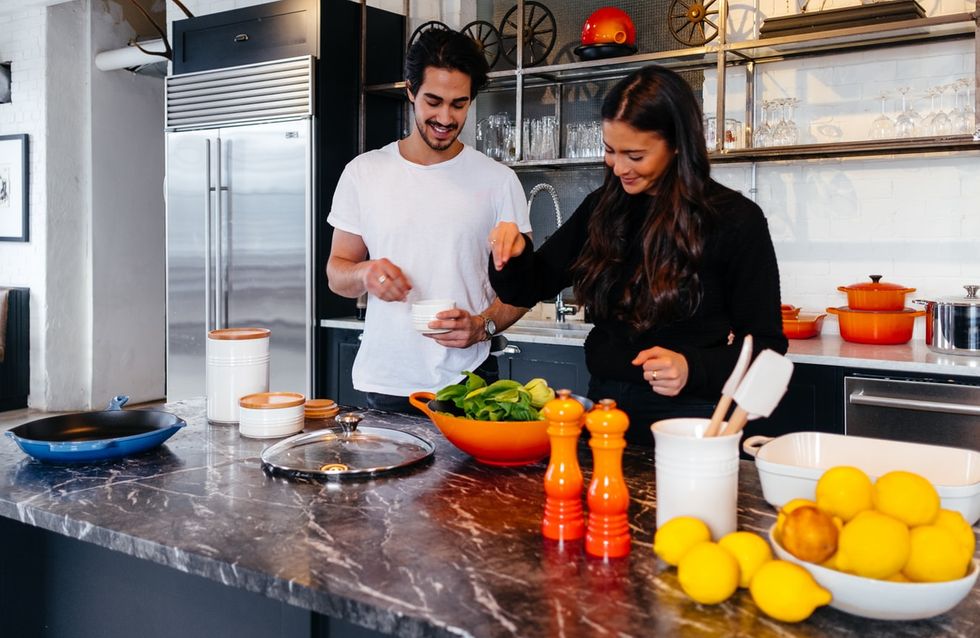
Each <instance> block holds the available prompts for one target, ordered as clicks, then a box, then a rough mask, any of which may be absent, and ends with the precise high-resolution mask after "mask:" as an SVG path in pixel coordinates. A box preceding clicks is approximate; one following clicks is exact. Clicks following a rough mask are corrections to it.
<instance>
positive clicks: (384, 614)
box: [0, 400, 980, 638]
mask: <svg viewBox="0 0 980 638" xmlns="http://www.w3.org/2000/svg"><path fill="white" fill-rule="evenodd" d="M164 409H167V410H169V411H172V412H174V413H176V414H178V415H180V416H182V417H183V418H185V419H186V420H187V422H188V426H187V427H186V428H184V429H183V430H181V431H180V432H178V433H177V434H176V435H175V436H174V437H173V438H171V439H170V440H169V441H168V442H167V443H166V444H165V445H164V446H163V447H161V448H158V449H157V450H155V451H151V452H149V453H147V454H144V455H142V456H138V457H134V458H131V459H126V460H119V461H115V462H104V463H100V464H91V465H85V466H80V467H74V468H73V467H59V466H48V465H43V464H41V463H38V462H36V461H33V460H31V459H29V458H28V457H26V456H25V455H24V454H22V453H21V451H20V450H19V449H18V448H17V447H16V446H15V444H14V443H13V441H11V440H10V439H8V438H7V437H2V439H0V440H2V443H0V467H3V468H4V469H3V471H2V472H0V515H2V516H5V517H8V518H11V519H15V520H18V521H21V522H24V523H27V524H29V525H32V526H36V527H39V528H43V529H47V530H51V531H54V532H56V533H59V534H63V535H65V536H68V537H72V538H76V539H80V540H82V541H85V542H88V543H94V544H95V545H99V546H102V547H105V548H108V549H111V550H114V551H117V552H122V553H124V554H128V555H131V556H135V557H138V558H141V559H145V560H148V561H152V562H155V563H158V564H161V565H165V566H168V567H171V568H173V569H176V570H180V571H182V572H187V573H191V574H196V575H200V576H203V577H206V578H209V579H212V580H215V581H219V582H221V583H224V584H226V585H228V586H230V587H234V588H239V589H242V590H247V591H251V592H258V593H261V594H263V595H265V596H267V597H269V598H272V599H276V600H280V601H284V602H287V603H289V604H291V605H295V606H298V607H302V608H305V609H312V610H314V611H317V612H320V613H323V614H326V615H329V616H333V617H339V618H343V619H345V620H347V621H349V622H353V623H356V624H360V625H363V626H366V627H370V628H373V629H376V630H380V631H383V632H389V633H394V634H397V635H402V636H510V635H516V636H522V637H525V638H533V637H537V636H541V637H545V636H547V637H552V636H589V637H593V636H652V635H663V636H695V635H696V636H714V635H718V636H733V635H739V636H763V637H765V636H773V637H775V636H780V637H782V636H829V635H834V636H861V637H862V638H872V637H876V636H881V637H885V636H887V637H889V638H890V637H893V636H900V635H901V636H922V637H926V636H937V635H944V636H968V635H972V636H975V635H977V632H978V625H977V623H978V619H980V588H974V590H973V592H971V594H970V597H969V598H968V599H967V600H965V601H963V602H962V603H961V604H960V605H959V606H958V607H957V608H956V609H954V610H953V611H951V612H949V613H947V614H945V615H943V616H941V617H938V618H935V619H932V620H928V621H918V622H909V623H890V622H881V621H869V620H865V619H861V618H858V617H855V616H850V615H847V614H844V613H841V612H838V611H836V610H833V609H830V608H822V609H820V610H818V611H817V612H816V613H815V614H814V616H812V617H811V618H810V619H809V620H807V621H806V622H804V623H801V624H798V625H788V624H783V623H779V622H776V621H773V620H770V619H768V618H767V617H765V616H764V615H762V614H761V613H760V612H759V611H758V610H757V608H756V607H755V605H754V603H753V602H752V600H751V598H750V596H749V595H748V593H747V592H745V591H744V590H743V591H739V592H738V593H737V594H736V595H735V597H734V598H733V599H731V600H729V601H728V602H726V603H724V604H722V605H718V606H711V607H708V606H702V605H698V604H695V603H694V602H692V601H691V600H689V599H688V598H687V597H686V596H685V595H684V594H683V593H682V592H681V590H680V588H679V585H678V582H677V574H676V571H675V570H673V569H667V568H666V567H665V566H664V565H663V564H662V563H659V562H658V560H657V559H656V557H655V556H654V555H653V553H652V551H651V540H652V535H653V531H654V525H655V492H654V485H653V461H652V459H651V458H650V453H649V452H648V451H644V450H638V449H627V450H626V452H625V456H624V467H625V470H626V476H627V483H628V486H629V489H630V497H631V503H630V523H631V530H632V534H633V548H632V552H631V554H630V555H629V556H628V557H627V558H624V559H618V560H613V561H610V562H608V563H607V562H603V561H601V560H595V559H589V558H587V557H586V556H585V555H584V553H583V551H582V546H581V544H579V543H573V544H569V545H567V546H566V547H564V548H563V549H561V548H559V547H558V546H557V545H556V544H554V543H551V542H547V541H545V540H544V539H542V537H541V535H540V523H541V514H542V508H543V503H544V494H543V486H542V480H543V474H544V470H545V464H544V463H538V464H535V465H531V466H527V467H523V468H491V467H486V466H481V465H479V464H477V463H475V462H474V461H473V460H471V459H470V458H469V457H468V456H466V455H465V454H463V453H462V452H459V451H458V450H456V449H455V448H454V447H452V446H451V445H450V444H449V443H448V442H447V441H446V440H445V439H444V438H443V437H442V436H441V435H440V434H439V433H438V431H436V430H435V429H434V427H433V426H432V425H431V424H430V423H429V422H428V421H426V420H423V419H422V418H417V417H412V416H403V415H390V414H383V413H376V412H367V413H365V414H366V417H365V421H364V422H365V423H372V422H373V423H375V424H382V423H383V424H387V425H390V426H393V427H397V428H402V429H406V430H410V431H413V432H416V433H418V434H421V435H423V436H426V437H428V438H429V439H430V440H432V441H434V442H435V445H436V453H435V456H434V458H433V460H432V462H431V463H430V464H428V465H425V466H422V467H419V468H416V469H414V470H411V471H409V472H407V473H405V474H401V475H398V476H389V477H379V478H376V479H374V480H368V481H361V482H349V483H327V484H319V483H298V482H290V481H286V480H283V479H273V478H269V477H267V476H266V475H265V474H264V473H263V472H262V470H261V469H260V464H259V455H260V453H261V451H262V449H263V448H264V447H265V446H266V445H267V444H268V442H264V441H259V440H251V439H244V438H241V437H240V436H239V435H238V432H237V430H236V429H235V428H233V427H228V426H213V425H209V424H208V423H207V422H206V420H205V419H204V417H203V414H204V402H203V400H196V401H188V402H180V403H174V404H170V405H168V406H166V408H164ZM310 423H311V424H312V423H313V422H310ZM584 438H585V437H583V439H584ZM580 450H581V455H580V456H581V459H582V462H583V465H584V466H585V469H586V480H588V478H589V474H590V471H589V469H588V468H589V467H591V463H590V461H591V457H590V455H589V451H588V448H587V447H584V446H583V447H582V448H580ZM739 483H740V496H739V527H740V528H741V529H746V530H751V531H755V532H759V533H763V532H765V530H766V529H767V528H768V527H769V526H770V525H771V524H772V523H773V520H774V516H773V510H772V508H771V507H770V506H769V505H767V504H766V503H765V502H764V501H763V500H762V497H761V491H760V487H759V480H758V474H757V472H756V470H755V467H754V465H752V464H751V463H747V462H742V465H741V468H740V476H739Z"/></svg>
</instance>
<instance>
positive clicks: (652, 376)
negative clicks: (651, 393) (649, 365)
mask: <svg viewBox="0 0 980 638" xmlns="http://www.w3.org/2000/svg"><path fill="white" fill-rule="evenodd" d="M650 380H651V381H656V380H657V371H656V370H651V371H650Z"/></svg>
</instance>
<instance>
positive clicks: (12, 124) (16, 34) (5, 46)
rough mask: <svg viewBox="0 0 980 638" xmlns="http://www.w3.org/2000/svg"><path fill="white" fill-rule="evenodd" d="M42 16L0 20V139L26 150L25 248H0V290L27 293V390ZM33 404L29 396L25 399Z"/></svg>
mask: <svg viewBox="0 0 980 638" xmlns="http://www.w3.org/2000/svg"><path fill="white" fill-rule="evenodd" d="M45 28H46V19H45V10H44V9H43V8H37V9H31V10H29V11H25V12H23V13H18V14H16V15H5V16H0V61H3V62H10V63H11V70H12V80H13V83H12V86H11V91H12V93H11V98H12V101H11V102H10V103H9V104H0V135H13V134H19V133H26V134H27V135H28V136H29V139H28V144H29V149H30V157H29V163H30V202H29V207H30V208H29V210H30V242H29V243H13V242H0V286H28V287H30V289H31V388H32V394H33V393H34V389H35V388H39V387H43V383H44V366H43V364H42V361H43V354H44V341H45V340H44V334H45V331H44V326H45V323H46V321H45V317H46V310H47V308H46V303H45V297H46V292H45V287H46V277H45V268H44V263H45V246H46V232H45V231H46V229H45V224H44V219H45V217H44V210H45V207H46V202H45V188H44V185H45V182H46V178H47V176H46V174H45V170H44V166H45V147H46V139H45V128H44V126H45V119H44V118H45V113H44V101H45V83H44V77H45V65H46V59H45V49H44V34H45ZM30 400H31V401H32V402H33V401H34V397H33V396H32V397H31V399H30Z"/></svg>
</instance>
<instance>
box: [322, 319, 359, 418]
mask: <svg viewBox="0 0 980 638" xmlns="http://www.w3.org/2000/svg"><path fill="white" fill-rule="evenodd" d="M319 330H320V331H321V337H322V338H321V340H320V341H321V343H322V344H326V347H325V351H326V354H325V356H324V357H322V359H321V361H322V365H323V366H325V367H326V370H320V371H319V372H320V374H318V375H317V378H318V379H319V381H320V382H319V383H318V384H317V385H318V387H317V396H321V397H328V398H331V399H333V400H334V401H336V402H337V403H339V404H340V405H346V406H351V407H365V406H367V401H366V397H365V395H364V393H363V392H360V391H358V390H355V389H354V382H353V381H352V380H351V370H353V368H354V357H356V356H357V350H358V349H359V348H360V347H361V331H360V330H341V329H337V328H320V329H319Z"/></svg>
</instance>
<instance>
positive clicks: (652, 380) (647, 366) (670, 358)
mask: <svg viewBox="0 0 980 638" xmlns="http://www.w3.org/2000/svg"><path fill="white" fill-rule="evenodd" d="M632 363H633V365H635V366H642V367H643V378H644V379H646V381H647V382H648V383H649V384H650V387H651V388H653V391H654V392H656V393H657V394H662V395H664V396H665V397H675V396H677V395H678V394H680V391H681V390H683V389H684V386H685V385H687V374H688V369H687V359H685V358H684V355H682V354H680V353H679V352H674V351H673V350H668V349H667V348H661V347H659V346H657V347H654V348H649V349H647V350H641V351H640V353H639V354H638V355H636V358H635V359H633V362H632Z"/></svg>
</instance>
